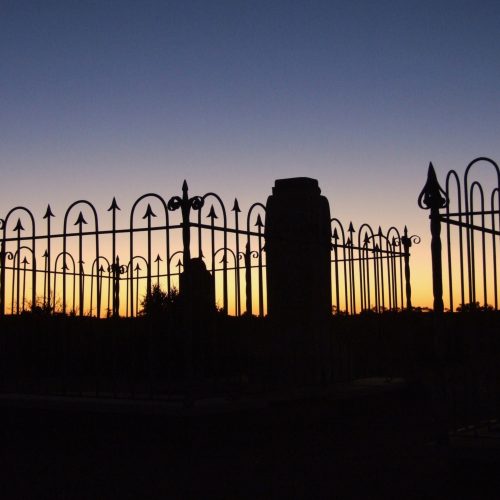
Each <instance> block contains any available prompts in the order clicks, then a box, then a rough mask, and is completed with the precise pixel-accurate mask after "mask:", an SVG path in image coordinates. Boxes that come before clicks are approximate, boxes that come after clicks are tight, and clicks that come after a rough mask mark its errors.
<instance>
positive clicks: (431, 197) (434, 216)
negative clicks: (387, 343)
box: [418, 163, 449, 313]
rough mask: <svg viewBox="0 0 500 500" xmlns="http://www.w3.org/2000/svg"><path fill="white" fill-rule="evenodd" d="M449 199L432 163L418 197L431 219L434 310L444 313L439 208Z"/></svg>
mask: <svg viewBox="0 0 500 500" xmlns="http://www.w3.org/2000/svg"><path fill="white" fill-rule="evenodd" d="M448 203H449V200H448V197H447V195H446V193H445V192H444V191H443V189H442V188H441V186H440V185H439V182H438V180H437V177H436V172H435V170H434V167H433V166H432V163H430V164H429V170H428V172H427V182H426V183H425V186H424V188H423V189H422V191H421V193H420V195H419V197H418V206H419V207H420V208H422V209H424V210H427V209H429V210H430V215H429V219H430V221H431V223H430V227H431V235H432V240H431V254H432V289H433V295H434V312H436V313H442V312H443V311H444V304H443V270H442V262H441V215H440V213H439V210H440V209H441V208H445V207H447V206H448Z"/></svg>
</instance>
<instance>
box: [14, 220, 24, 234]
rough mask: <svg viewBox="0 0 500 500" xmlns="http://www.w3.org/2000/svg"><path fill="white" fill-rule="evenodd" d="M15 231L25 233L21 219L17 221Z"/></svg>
mask: <svg viewBox="0 0 500 500" xmlns="http://www.w3.org/2000/svg"><path fill="white" fill-rule="evenodd" d="M14 231H24V227H23V225H22V223H21V219H20V218H19V219H17V224H16V227H15V228H14Z"/></svg>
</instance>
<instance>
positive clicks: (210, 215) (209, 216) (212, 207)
mask: <svg viewBox="0 0 500 500" xmlns="http://www.w3.org/2000/svg"><path fill="white" fill-rule="evenodd" d="M207 218H208V219H212V220H214V219H217V218H218V217H217V214H216V213H215V210H214V206H213V205H211V206H210V211H209V212H208V215H207Z"/></svg>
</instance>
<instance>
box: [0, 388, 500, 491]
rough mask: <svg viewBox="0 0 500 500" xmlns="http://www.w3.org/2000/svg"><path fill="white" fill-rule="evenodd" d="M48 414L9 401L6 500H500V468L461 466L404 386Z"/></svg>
mask: <svg viewBox="0 0 500 500" xmlns="http://www.w3.org/2000/svg"><path fill="white" fill-rule="evenodd" d="M49 403H50V404H48V406H47V404H45V403H43V402H41V401H35V402H34V403H30V402H29V401H26V400H22V399H21V400H13V399H12V398H10V399H9V398H4V399H3V400H1V401H0V413H1V417H0V424H1V425H0V429H1V440H2V442H1V448H0V477H1V493H0V496H1V498H2V499H7V498H19V499H30V498H47V499H60V498H68V499H80V498H92V499H100V498H115V497H116V498H144V499H146V498H197V499H205V498H217V499H226V498H227V499H240V498H242V499H243V498H244V499H246V498H252V499H253V498H259V499H260V498H332V499H343V498H395V499H400V498H401V499H406V498H418V499H421V498H443V499H444V498H474V499H482V498H492V499H498V498H500V479H499V477H500V473H498V472H497V470H499V469H498V464H499V462H498V461H497V462H496V464H494V463H493V464H492V462H491V461H490V462H488V463H481V462H459V463H456V461H454V460H453V456H454V452H450V449H449V448H448V446H447V445H445V444H438V443H437V442H436V436H437V429H438V428H437V427H436V424H435V421H434V418H433V415H432V411H431V410H430V408H429V402H428V401H427V399H426V398H425V397H424V396H423V395H419V394H415V393H411V392H410V391H409V390H408V389H407V388H406V387H405V386H404V385H403V384H401V383H397V382H393V383H391V384H389V383H384V382H383V381H381V380H376V381H373V380H372V381H364V382H363V381H362V382H357V383H355V384H351V385H350V386H338V387H337V388H336V389H334V390H332V391H329V392H328V393H327V394H326V395H325V394H324V393H323V394H321V396H320V395H319V394H315V395H314V394H311V393H309V394H308V395H307V396H304V395H302V397H298V395H297V394H295V395H290V394H288V395H283V394H274V395H269V396H268V397H267V398H250V399H245V400H233V401H225V400H217V401H204V402H199V403H198V404H197V405H196V406H195V407H194V409H191V410H186V409H183V408H182V406H181V405H175V404H162V403H146V404H144V405H142V406H141V405H139V404H135V403H134V404H132V405H129V404H128V403H127V402H124V403H121V404H118V405H117V404H115V403H110V404H106V403H102V402H97V403H95V402H93V401H92V400H87V401H86V402H85V403H78V404H76V406H75V405H74V404H73V403H72V402H71V401H64V400H63V403H62V404H61V403H60V402H58V401H56V402H54V401H52V402H49ZM44 406H45V408H43V407H44Z"/></svg>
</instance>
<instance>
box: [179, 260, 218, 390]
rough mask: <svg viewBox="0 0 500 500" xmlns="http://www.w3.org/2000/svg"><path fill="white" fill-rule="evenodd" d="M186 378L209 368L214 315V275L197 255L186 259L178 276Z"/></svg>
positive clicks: (211, 355) (198, 374) (188, 378)
mask: <svg viewBox="0 0 500 500" xmlns="http://www.w3.org/2000/svg"><path fill="white" fill-rule="evenodd" d="M179 299H180V304H181V308H182V316H183V320H182V322H183V329H184V332H183V336H184V339H183V344H184V356H185V370H186V377H187V380H188V381H189V380H191V379H192V377H200V376H203V375H204V374H206V372H207V370H209V366H208V364H209V362H210V360H211V359H212V357H213V350H214V348H213V345H212V342H213V340H214V335H213V333H214V332H213V330H214V324H213V320H214V318H215V312H216V308H215V287H214V278H213V276H212V275H211V274H210V272H209V271H208V270H207V268H206V266H205V263H204V262H203V260H202V259H201V258H193V259H190V260H189V262H188V263H187V265H186V267H185V269H184V272H183V273H181V275H180V279H179Z"/></svg>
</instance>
